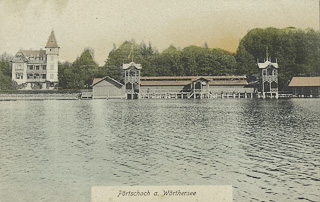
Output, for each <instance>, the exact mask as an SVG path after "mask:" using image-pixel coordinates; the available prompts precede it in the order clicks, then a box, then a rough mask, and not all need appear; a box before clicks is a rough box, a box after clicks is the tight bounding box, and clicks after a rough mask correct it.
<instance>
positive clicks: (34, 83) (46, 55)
mask: <svg viewBox="0 0 320 202" xmlns="http://www.w3.org/2000/svg"><path fill="white" fill-rule="evenodd" d="M58 56H59V46H58V44H57V41H56V38H55V36H54V32H53V31H52V32H51V34H50V37H49V39H48V42H47V45H46V50H42V49H40V50H19V52H18V53H17V54H16V55H15V57H14V58H13V59H12V61H11V68H12V80H13V81H15V82H16V84H17V85H18V86H17V88H18V89H19V90H54V89H57V88H58Z"/></svg>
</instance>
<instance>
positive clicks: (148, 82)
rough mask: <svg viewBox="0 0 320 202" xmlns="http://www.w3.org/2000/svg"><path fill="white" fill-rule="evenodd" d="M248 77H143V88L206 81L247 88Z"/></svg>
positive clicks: (141, 79)
mask: <svg viewBox="0 0 320 202" xmlns="http://www.w3.org/2000/svg"><path fill="white" fill-rule="evenodd" d="M245 78H246V76H159V77H157V76H155V77H141V78H140V84H141V85H142V86H186V85H189V84H191V83H192V82H194V81H198V80H205V81H207V82H208V83H209V85H211V86H246V85H248V82H247V81H246V80H245Z"/></svg>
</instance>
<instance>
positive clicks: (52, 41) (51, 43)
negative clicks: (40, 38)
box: [46, 30, 59, 48]
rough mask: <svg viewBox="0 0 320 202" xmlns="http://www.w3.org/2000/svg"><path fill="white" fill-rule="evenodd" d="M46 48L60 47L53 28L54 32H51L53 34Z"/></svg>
mask: <svg viewBox="0 0 320 202" xmlns="http://www.w3.org/2000/svg"><path fill="white" fill-rule="evenodd" d="M46 48H59V46H58V44H57V40H56V37H55V36H54V32H53V30H52V32H51V34H50V36H49V39H48V42H47V45H46Z"/></svg>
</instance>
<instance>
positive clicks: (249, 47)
mask: <svg viewBox="0 0 320 202" xmlns="http://www.w3.org/2000/svg"><path fill="white" fill-rule="evenodd" d="M266 57H271V58H273V59H275V58H277V60H278V63H279V66H280V69H279V87H280V89H284V88H285V87H286V86H287V84H288V82H289V80H290V79H291V77H292V76H302V75H304V76H312V75H319V74H320V32H318V31H314V30H312V29H309V30H300V29H295V28H285V29H276V28H265V29H253V30H251V31H250V32H248V33H247V34H246V35H245V36H244V37H243V38H242V40H241V41H240V44H239V47H238V49H237V51H236V53H231V52H228V51H225V50H222V49H215V48H213V49H212V48H208V46H207V44H206V43H205V44H204V45H203V47H198V46H193V45H192V46H188V47H185V48H184V49H179V48H176V47H174V46H170V47H168V48H167V49H165V50H164V51H162V52H160V53H159V52H158V51H157V50H156V48H154V47H153V46H152V44H151V43H150V42H149V44H148V45H146V44H145V43H143V42H142V43H141V44H137V43H135V41H133V40H132V41H125V42H124V43H122V44H121V45H120V46H119V47H118V48H117V47H116V46H115V45H114V47H113V50H112V51H111V52H110V53H109V56H108V58H107V60H106V62H105V64H104V65H103V66H100V67H99V66H98V65H97V63H96V62H95V61H94V53H93V50H90V49H85V50H84V51H83V53H82V54H81V55H80V57H78V58H77V59H76V60H75V61H74V62H73V63H69V62H65V63H60V64H59V86H60V88H63V89H80V88H88V87H90V85H91V84H92V80H93V78H95V77H104V76H110V77H113V78H115V79H117V80H118V79H119V78H120V67H121V65H122V64H123V63H128V62H131V61H132V60H133V61H134V62H136V63H140V64H141V65H142V72H141V73H142V76H176V75H181V76H182V75H251V76H253V77H251V78H253V79H254V76H257V73H258V70H257V67H256V62H257V59H259V60H260V62H262V61H263V59H265V58H266ZM0 65H1V66H0V68H1V69H0V70H1V71H0V84H1V86H0V88H1V89H11V88H12V86H13V85H12V83H11V80H10V78H11V70H10V65H9V59H8V57H2V58H1V63H0Z"/></svg>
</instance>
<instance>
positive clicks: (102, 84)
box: [92, 77, 126, 99]
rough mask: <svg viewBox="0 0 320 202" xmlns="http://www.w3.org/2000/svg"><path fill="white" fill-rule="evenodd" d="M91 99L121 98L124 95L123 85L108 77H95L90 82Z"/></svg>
mask: <svg viewBox="0 0 320 202" xmlns="http://www.w3.org/2000/svg"><path fill="white" fill-rule="evenodd" d="M92 93H93V99H117V98H118V99H122V98H125V97H126V94H125V89H124V85H123V84H122V83H120V82H118V81H116V80H114V79H112V78H110V77H104V78H95V79H94V80H93V82H92Z"/></svg>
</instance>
